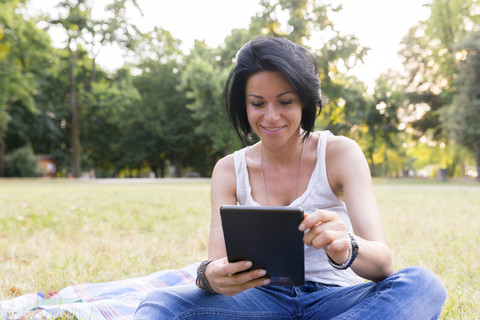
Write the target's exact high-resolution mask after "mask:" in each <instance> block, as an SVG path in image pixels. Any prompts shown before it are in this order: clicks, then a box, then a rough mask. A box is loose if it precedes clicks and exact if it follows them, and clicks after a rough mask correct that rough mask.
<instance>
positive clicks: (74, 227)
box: [0, 179, 480, 319]
mask: <svg viewBox="0 0 480 320" xmlns="http://www.w3.org/2000/svg"><path fill="white" fill-rule="evenodd" d="M374 186H375V193H376V196H377V200H378V203H379V206H380V209H381V211H382V219H383V223H384V226H385V231H386V234H387V239H388V244H389V246H390V248H391V249H392V251H393V254H394V258H395V268H396V269H400V268H403V267H407V266H411V265H418V266H423V267H426V268H428V269H430V270H432V271H433V272H435V273H436V274H437V275H438V276H439V277H440V278H441V280H442V281H443V283H444V284H445V286H446V287H447V289H448V292H449V296H448V299H447V302H446V304H445V307H444V310H443V314H442V319H480V307H479V306H480V249H479V243H480V184H478V183H476V182H437V181H431V180H383V179H382V180H374ZM209 207H210V206H209V181H208V180H149V181H138V180H130V181H127V182H124V183H116V182H113V181H111V180H107V181H102V180H96V181H72V180H20V179H18V180H0V300H4V299H9V298H12V297H14V296H18V295H22V294H26V293H33V292H37V291H42V292H45V293H47V292H50V291H55V290H59V289H61V288H64V287H66V286H68V285H71V284H77V283H83V282H104V281H112V280H120V279H124V278H129V277H135V276H141V275H145V274H148V273H151V272H154V271H157V270H160V269H176V268H181V267H183V266H185V265H187V264H190V263H192V262H194V261H198V260H202V259H204V258H205V257H206V254H207V238H208V229H209V216H210V212H209V210H210V209H209ZM426 294H428V293H426Z"/></svg>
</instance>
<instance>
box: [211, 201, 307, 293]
mask: <svg viewBox="0 0 480 320" xmlns="http://www.w3.org/2000/svg"><path fill="white" fill-rule="evenodd" d="M220 215H221V219H222V227H223V234H224V238H225V246H226V249H227V256H228V260H229V261H230V262H236V261H242V260H249V261H252V262H253V266H252V269H260V268H262V269H263V268H264V269H266V270H267V277H269V278H270V285H281V286H301V285H303V284H304V282H305V262H304V244H303V232H301V231H299V230H298V226H299V225H300V223H301V222H302V220H303V210H302V209H300V208H295V207H250V206H222V207H221V208H220Z"/></svg>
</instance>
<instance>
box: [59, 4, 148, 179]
mask: <svg viewBox="0 0 480 320" xmlns="http://www.w3.org/2000/svg"><path fill="white" fill-rule="evenodd" d="M127 2H130V1H127V0H114V1H113V3H112V4H109V5H107V7H106V10H105V11H106V13H109V14H110V15H107V17H106V18H105V19H104V20H95V19H94V18H93V17H92V6H93V3H92V2H91V1H89V0H64V1H62V2H60V3H59V5H58V7H59V8H64V9H66V12H67V14H66V16H64V17H58V18H56V19H53V20H52V21H51V24H53V25H59V26H61V27H62V28H63V30H64V31H65V34H66V38H67V40H66V49H67V50H68V52H69V54H70V66H69V77H70V79H69V84H70V92H69V109H70V132H71V149H72V171H73V175H74V176H75V177H79V176H80V172H81V168H82V164H81V159H82V157H81V154H82V151H81V139H80V132H81V128H80V126H81V114H82V111H81V109H82V104H83V103H88V99H91V98H92V97H91V94H92V87H93V82H94V81H95V80H96V74H97V67H96V57H97V56H98V54H99V53H100V51H101V49H102V48H103V47H104V46H105V45H106V44H112V43H116V44H119V45H120V46H122V47H125V48H129V49H130V48H133V47H134V46H133V43H134V40H133V39H134V38H135V37H134V35H135V34H136V32H137V29H136V28H135V27H133V26H132V25H131V24H129V23H128V22H127V18H126V3H127ZM131 2H132V3H133V4H134V6H135V7H136V8H137V9H139V7H138V5H137V2H136V0H131ZM85 50H87V51H88V53H89V55H90V57H89V58H90V59H91V68H90V70H89V72H90V76H89V77H87V78H86V79H85V81H84V83H83V92H79V89H78V88H77V87H78V85H77V75H76V72H77V68H78V59H79V54H80V53H81V52H84V51H85ZM79 94H80V96H79Z"/></svg>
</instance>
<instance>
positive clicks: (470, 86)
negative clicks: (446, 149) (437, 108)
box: [441, 32, 480, 180]
mask: <svg viewBox="0 0 480 320" xmlns="http://www.w3.org/2000/svg"><path fill="white" fill-rule="evenodd" d="M457 49H458V54H457V58H458V64H457V69H458V76H457V83H456V88H457V90H456V92H455V95H454V97H453V101H452V103H451V104H450V105H448V106H446V107H444V109H443V110H442V111H443V113H442V117H441V119H442V123H443V124H444V127H445V129H446V131H447V133H448V135H449V136H450V137H451V138H452V139H454V140H455V141H456V142H457V143H459V144H461V145H463V146H466V147H467V148H469V149H470V150H472V151H473V153H474V155H475V160H476V162H477V170H478V169H480V32H474V33H472V34H471V35H469V36H468V37H466V38H465V39H464V40H463V41H462V42H461V43H460V44H459V46H458V48H457ZM478 172H480V170H479V171H478ZM477 178H478V179H479V180H480V175H479V176H477Z"/></svg>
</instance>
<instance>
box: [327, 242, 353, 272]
mask: <svg viewBox="0 0 480 320" xmlns="http://www.w3.org/2000/svg"><path fill="white" fill-rule="evenodd" d="M347 236H348V238H349V239H350V248H349V250H348V259H347V261H345V263H343V264H338V263H336V262H335V261H333V260H332V258H330V256H329V255H328V254H327V257H328V263H330V265H331V266H332V267H334V268H335V269H338V270H345V269H348V268H350V266H351V265H352V263H353V261H355V258H356V257H357V255H358V244H357V241H356V240H355V237H354V236H353V235H351V234H350V233H347Z"/></svg>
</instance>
